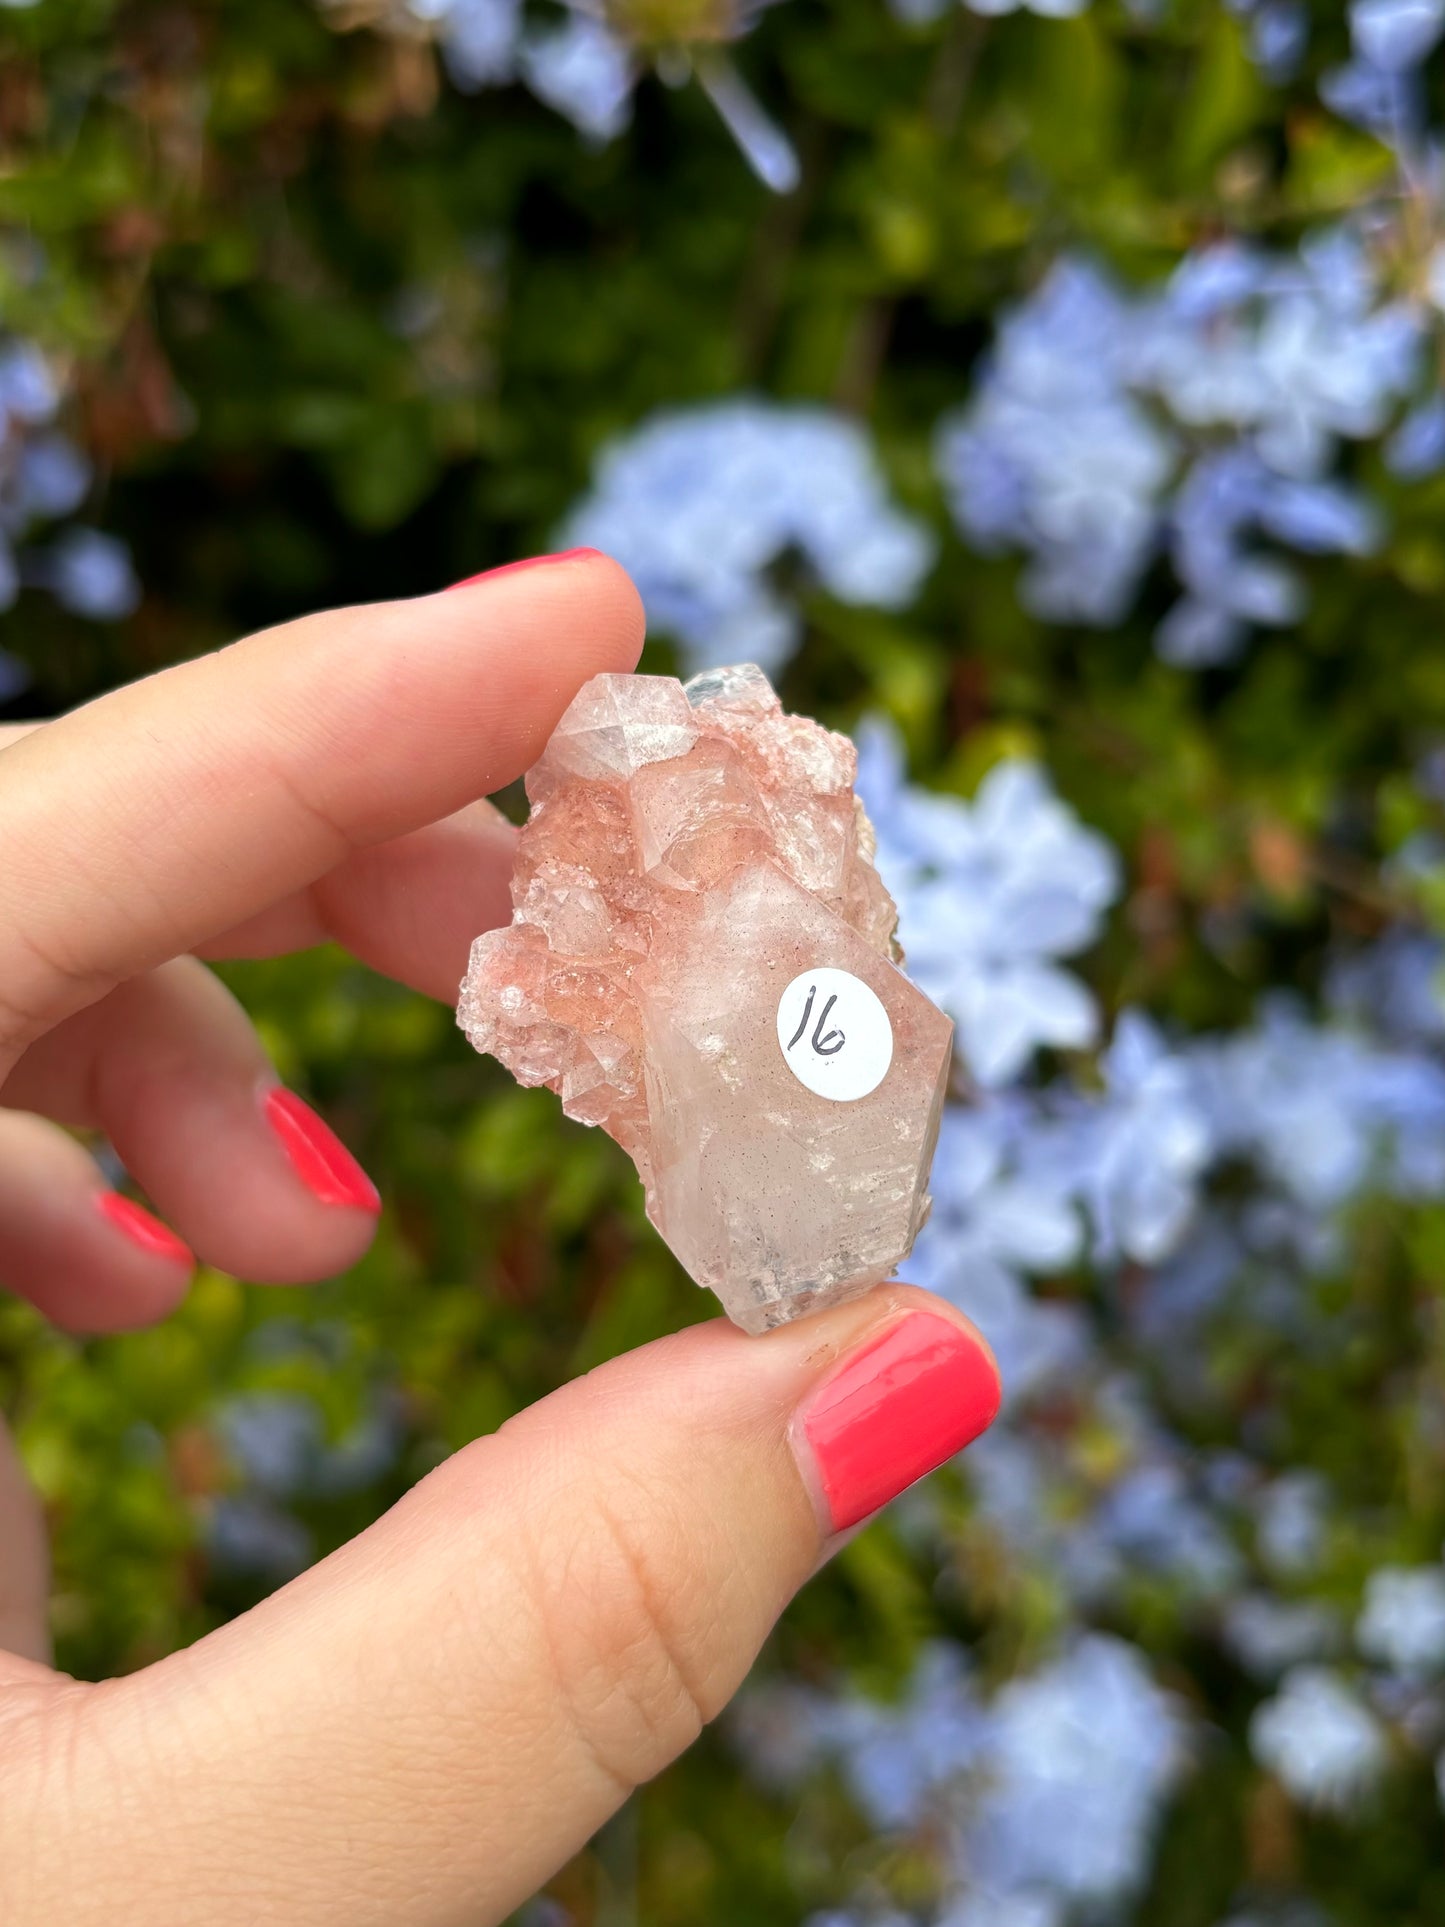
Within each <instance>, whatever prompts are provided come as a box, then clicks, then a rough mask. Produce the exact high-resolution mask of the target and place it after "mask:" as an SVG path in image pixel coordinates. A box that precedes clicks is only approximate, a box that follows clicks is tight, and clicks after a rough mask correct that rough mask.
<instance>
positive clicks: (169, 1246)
mask: <svg viewBox="0 0 1445 1927" xmlns="http://www.w3.org/2000/svg"><path fill="white" fill-rule="evenodd" d="M95 1208H96V1210H97V1211H98V1212H99V1213H100V1215H101V1216H102V1217H103V1218H106V1219H108V1220H109V1222H110V1223H111V1224H113V1225H114V1226H115V1228H116V1230H117V1231H119V1232H120V1233H121V1234H122V1235H123V1236H124V1237H127V1238H129V1239H130V1241H131V1243H132V1244H134V1245H139V1246H140V1248H141V1250H142V1251H144V1252H146V1253H147V1254H148V1255H149V1256H150V1257H152V1258H168V1259H169V1260H170V1261H171V1263H172V1264H177V1265H184V1266H185V1267H186V1270H187V1271H193V1270H194V1269H195V1264H196V1256H195V1253H194V1252H193V1251H192V1250H191V1247H190V1246H189V1245H188V1244H185V1243H184V1242H183V1241H182V1240H181V1239H180V1238H178V1237H177V1236H176V1234H175V1232H174V1231H172V1230H171V1228H170V1226H169V1225H165V1224H162V1223H161V1221H160V1219H159V1218H157V1217H153V1216H152V1214H151V1213H150V1212H149V1211H147V1210H146V1208H145V1206H144V1205H139V1204H136V1203H135V1201H134V1200H133V1199H131V1198H123V1197H122V1196H121V1195H120V1193H119V1192H118V1191H98V1192H97V1193H96V1197H95Z"/></svg>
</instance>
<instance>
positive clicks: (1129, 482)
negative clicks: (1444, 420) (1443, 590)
mask: <svg viewBox="0 0 1445 1927" xmlns="http://www.w3.org/2000/svg"><path fill="white" fill-rule="evenodd" d="M1427 326H1428V323H1427V319H1426V316H1425V314H1424V312H1423V309H1422V307H1421V306H1420V304H1419V303H1414V302H1410V301H1406V300H1404V299H1399V298H1394V297H1391V296H1389V295H1387V294H1386V293H1385V292H1384V289H1383V287H1382V283H1381V279H1380V274H1379V270H1378V269H1377V268H1376V266H1375V264H1374V259H1373V256H1372V253H1371V249H1370V247H1369V245H1368V243H1367V241H1366V239H1365V237H1364V236H1363V235H1361V234H1360V233H1357V232H1355V231H1352V230H1351V229H1348V228H1343V227H1341V228H1335V229H1332V230H1327V231H1325V232H1322V233H1318V234H1316V235H1314V236H1312V237H1311V238H1309V239H1308V240H1307V241H1306V242H1305V243H1304V244H1303V246H1302V247H1301V249H1300V251H1299V253H1298V255H1297V256H1295V257H1294V258H1280V257H1275V256H1269V255H1265V254H1262V253H1258V252H1255V251H1252V250H1250V249H1247V248H1244V247H1241V246H1239V245H1238V244H1235V243H1231V242H1221V243H1216V244H1214V245H1211V246H1209V247H1207V248H1204V249H1202V250H1200V251H1199V252H1197V253H1195V254H1193V255H1191V256H1189V257H1187V258H1186V259H1185V261H1184V262H1183V263H1182V265H1181V266H1180V267H1179V268H1178V269H1177V270H1176V272H1175V273H1174V275H1173V276H1172V277H1171V279H1170V280H1169V281H1168V283H1167V284H1166V285H1165V286H1164V287H1163V288H1162V289H1160V290H1158V291H1157V292H1150V293H1144V294H1133V293H1127V292H1125V291H1124V290H1123V289H1122V288H1120V287H1119V286H1118V285H1117V284H1116V283H1115V282H1114V281H1112V280H1111V279H1110V278H1109V277H1107V276H1106V275H1104V274H1103V273H1102V272H1101V271H1100V270H1098V269H1097V268H1094V267H1092V266H1090V265H1089V264H1088V263H1086V262H1084V261H1080V260H1066V261H1064V262H1062V263H1060V264H1058V265H1057V266H1055V267H1054V268H1053V269H1052V271H1051V272H1050V274H1049V275H1048V276H1047V277H1046V279H1045V280H1044V281H1043V283H1042V284H1041V285H1040V287H1039V289H1038V290H1037V292H1036V293H1035V294H1034V295H1033V296H1031V297H1030V299H1029V300H1028V301H1026V302H1025V303H1024V304H1023V306H1022V307H1020V308H1019V309H1017V310H1016V311H1015V312H1014V313H1013V314H1012V315H1010V316H1008V317H1006V318H1005V320H1004V322H1003V324H1002V326H1001V328H1000V330H999V336H998V341H997V344H996V346H995V349H994V352H993V354H992V356H991V357H990V359H989V361H988V363H987V364H986V366H985V369H984V371H983V374H982V377H981V379H980V382H979V385H978V389H977V392H976V394H975V395H974V397H973V399H972V400H971V401H970V402H969V403H968V405H967V406H966V407H965V408H964V409H963V410H962V411H960V412H959V413H957V414H955V415H953V416H951V417H949V418H948V419H946V420H945V421H944V423H943V424H942V425H941V427H940V430H939V436H938V462H939V468H940V472H941V474H942V476H943V479H944V482H945V485H946V487H947V489H948V493H949V500H950V503H951V505H952V508H953V512H954V515H955V518H956V520H957V522H958V525H959V527H960V529H961V530H962V531H963V533H964V534H965V536H966V537H967V538H968V539H969V540H970V541H971V542H972V543H973V544H974V545H975V546H976V547H977V548H979V549H980V550H983V551H985V552H995V551H1000V550H1003V549H1005V548H1021V549H1022V550H1024V552H1025V553H1026V554H1027V556H1028V558H1029V559H1028V563H1027V566H1026V568H1025V571H1024V575H1023V578H1022V581H1021V584H1020V594H1021V596H1022V598H1023V601H1024V602H1025V604H1026V605H1027V606H1028V607H1029V608H1030V609H1031V610H1032V611H1033V612H1034V613H1035V614H1036V615H1039V616H1041V617H1043V618H1046V619H1048V620H1051V621H1058V622H1072V623H1083V624H1092V625H1095V626H1099V627H1107V626H1110V625H1113V624H1115V623H1118V622H1119V621H1121V620H1122V619H1123V617H1124V616H1125V615H1126V614H1127V613H1128V611H1129V609H1130V607H1131V606H1132V604H1133V602H1134V600H1135V598H1136V596H1137V594H1138V592H1139V589H1140V585H1141V583H1142V581H1143V579H1144V576H1145V574H1146V571H1147V570H1148V569H1149V568H1150V567H1151V565H1152V564H1153V563H1154V562H1155V561H1156V559H1158V558H1159V557H1161V556H1164V555H1167V557H1168V559H1169V561H1170V563H1171V565H1172V568H1173V572H1174V576H1175V578H1176V580H1177V581H1178V583H1179V584H1180V586H1181V588H1182V590H1183V594H1182V596H1181V597H1180V598H1179V599H1178V600H1177V601H1176V602H1175V603H1174V605H1173V607H1172V608H1171V609H1170V610H1169V612H1168V613H1167V615H1166V616H1165V617H1164V620H1163V622H1162V623H1161V625H1160V627H1159V630H1158V634H1157V645H1158V648H1159V651H1160V653H1161V654H1162V655H1163V656H1164V657H1166V659H1168V660H1169V661H1171V662H1176V663H1180V664H1183V665H1187V666H1201V665H1204V664H1208V663H1214V662H1220V661H1223V660H1225V659H1226V658H1228V657H1229V656H1231V655H1233V654H1235V653H1236V652H1237V651H1238V649H1239V648H1240V646H1241V644H1242V642H1243V641H1244V639H1245V637H1246V635H1247V633H1248V630H1249V628H1250V626H1251V625H1256V624H1262V625H1267V626H1276V627H1278V626H1283V625H1288V624H1290V623H1292V622H1294V621H1295V620H1297V618H1298V617H1299V615H1300V614H1301V612H1302V610H1303V607H1304V590H1303V585H1302V582H1301V580H1300V577H1299V574H1298V572H1297V571H1296V570H1294V569H1292V568H1291V567H1290V566H1289V565H1288V564H1287V563H1286V562H1285V561H1284V560H1283V559H1282V557H1281V554H1280V550H1282V549H1294V550H1296V551H1298V552H1301V553H1304V554H1307V555H1309V554H1329V553H1335V554H1345V555H1362V554H1367V553H1369V551H1370V550H1371V549H1372V548H1373V547H1374V546H1375V545H1376V544H1377V542H1378V541H1379V539H1380V518H1379V515H1378V513H1377V511H1376V510H1375V509H1374V508H1373V506H1372V505H1371V504H1370V502H1369V501H1368V500H1367V499H1366V498H1365V497H1364V496H1363V495H1362V494H1361V493H1360V492H1359V491H1358V490H1357V489H1355V488H1353V487H1352V486H1350V485H1349V484H1347V483H1346V482H1344V481H1342V480H1340V479H1339V478H1338V477H1336V476H1335V475H1334V474H1333V473H1332V470H1333V468H1334V466H1335V462H1336V458H1337V455H1338V452H1339V450H1340V448H1341V446H1342V445H1343V444H1344V443H1346V442H1348V441H1359V440H1364V439H1371V438H1375V437H1377V436H1379V435H1380V434H1381V433H1382V432H1383V431H1384V429H1385V428H1386V427H1387V426H1388V425H1389V424H1390V422H1391V421H1392V419H1393V418H1394V416H1395V415H1396V414H1397V413H1398V411H1399V409H1400V408H1401V405H1402V404H1403V403H1404V402H1405V401H1407V400H1408V399H1409V397H1410V396H1411V395H1412V394H1413V393H1414V392H1415V390H1416V388H1417V385H1418V381H1419V376H1420V369H1421V364H1422V353H1423V347H1424V342H1425V338H1426V330H1427ZM1413 432H1414V437H1415V441H1416V442H1417V443H1418V442H1419V441H1420V440H1421V439H1422V434H1421V431H1420V430H1419V429H1416V430H1414V431H1413ZM1414 460H1415V462H1416V464H1417V467H1418V465H1419V464H1420V461H1421V457H1420V455H1419V454H1418V453H1417V454H1416V455H1415V456H1414Z"/></svg>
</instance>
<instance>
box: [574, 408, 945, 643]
mask: <svg viewBox="0 0 1445 1927" xmlns="http://www.w3.org/2000/svg"><path fill="white" fill-rule="evenodd" d="M559 540H560V541H563V542H566V543H569V544H576V545H584V544H585V545H586V546H588V547H591V548H597V549H602V550H604V551H605V552H606V553H607V554H608V555H613V556H616V558H617V560H618V561H619V562H621V563H622V564H623V566H624V567H625V568H626V569H628V570H629V572H630V573H631V575H632V577H633V580H634V581H635V582H636V583H637V586H638V588H639V589H640V590H641V591H642V596H643V600H644V602H645V603H646V605H647V610H648V615H649V617H650V618H651V620H652V622H653V624H654V625H655V626H657V627H660V628H661V629H663V630H665V631H666V632H668V633H669V634H671V635H673V636H675V637H676V638H677V639H678V640H679V641H680V642H681V643H682V645H683V647H684V650H685V652H686V654H687V658H688V663H689V667H690V668H706V667H709V666H712V665H714V664H716V663H719V662H729V661H732V662H736V661H739V660H745V659H746V660H751V661H754V662H757V663H758V664H760V665H761V667H763V668H764V669H766V670H770V671H771V670H775V669H776V668H777V667H778V666H779V664H780V663H782V662H784V661H785V660H786V659H787V657H788V656H789V655H790V654H791V653H792V651H793V649H794V648H795V647H796V644H797V641H798V637H799V634H800V631H801V621H800V617H799V613H798V606H797V600H796V596H795V595H789V594H788V593H787V592H786V591H785V590H784V588H783V587H782V586H781V584H780V583H779V582H778V581H777V580H776V579H775V571H776V570H777V569H778V566H779V565H784V566H785V565H786V563H787V562H788V560H789V559H790V558H791V557H794V556H796V557H797V558H798V559H800V560H801V561H802V563H803V564H804V565H805V567H806V570H807V571H808V573H809V575H810V576H811V577H812V579H814V580H816V581H817V582H818V583H819V584H821V586H822V587H823V588H824V589H826V590H827V591H828V592H829V593H830V594H831V595H834V596H836V597H838V598H839V600H840V601H843V602H854V603H872V604H874V605H875V606H877V607H880V608H886V609H897V608H903V607H905V606H906V605H907V604H908V603H909V602H911V601H912V600H913V598H914V596H915V594H916V593H917V590H918V587H919V584H920V583H921V581H922V579H923V577H924V575H925V574H926V573H927V570H928V568H929V566H930V564H931V563H932V560H933V554H934V544H933V539H932V537H931V536H930V535H929V533H928V531H927V530H926V529H925V528H924V527H923V526H922V525H921V524H920V523H918V522H917V521H915V520H914V519H913V518H912V517H910V516H907V515H905V514H904V513H902V512H901V511H900V510H899V509H897V508H896V507H894V506H893V504H892V503H891V502H890V500H889V498H888V492H887V488H886V485H885V483H884V480H883V477H882V474H881V472H880V470H879V468H878V465H877V462H876V460H875V457H874V455H873V451H872V447H871V444H870V442H869V439H868V436H867V434H866V433H865V431H864V430H863V429H862V428H861V427H860V426H859V425H858V424H857V423H856V422H852V421H849V420H847V419H846V418H845V417H843V416H841V415H838V414H835V413H833V412H831V411H829V410H827V409H824V408H816V407H804V406H799V405H794V406H787V405H785V404H783V403H778V402H768V401H762V400H747V399H739V400H731V401H723V402H713V403H704V404H702V405H700V406H698V407H695V408H686V409H675V410H668V411H667V412H665V413H663V414H659V415H655V416H653V417H652V419H651V420H649V421H647V422H644V423H643V425H642V426H641V427H640V428H639V429H637V430H636V431H635V432H634V433H633V434H631V435H629V436H628V437H626V438H625V439H624V440H622V441H619V442H617V443H616V444H614V445H613V446H612V447H611V448H609V449H606V450H604V452H603V454H602V457H601V459H600V461H599V462H598V466H597V475H596V479H595V481H594V484H593V488H592V492H591V494H590V495H589V496H588V497H587V498H586V500H585V501H583V502H582V503H581V504H580V505H579V506H578V507H577V508H576V509H575V510H574V512H573V514H572V516H571V517H570V519H569V520H568V522H567V523H566V525H565V527H564V529H563V530H562V533H561V535H560V537H559Z"/></svg>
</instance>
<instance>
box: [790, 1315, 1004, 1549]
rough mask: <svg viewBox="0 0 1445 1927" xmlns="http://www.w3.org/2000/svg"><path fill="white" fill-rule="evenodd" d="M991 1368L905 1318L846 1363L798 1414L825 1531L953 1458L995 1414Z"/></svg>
mask: <svg viewBox="0 0 1445 1927" xmlns="http://www.w3.org/2000/svg"><path fill="white" fill-rule="evenodd" d="M1000 1396H1001V1393H1000V1387H999V1379H998V1371H997V1368H996V1367H995V1365H994V1362H993V1359H992V1358H991V1357H990V1356H989V1354H988V1352H987V1351H986V1350H985V1349H984V1347H983V1345H982V1344H981V1343H980V1342H979V1340H978V1339H977V1338H975V1337H974V1335H973V1334H972V1333H971V1332H968V1331H965V1330H964V1329H963V1327H962V1326H960V1325H956V1324H954V1322H953V1321H952V1319H949V1318H940V1317H937V1316H935V1314H934V1313H932V1312H924V1311H915V1312H910V1313H909V1314H908V1316H907V1317H905V1318H902V1319H900V1320H899V1321H898V1323H897V1324H896V1325H891V1326H889V1328H888V1329H887V1330H886V1331H885V1332H883V1333H882V1334H881V1335H880V1336H878V1337H877V1338H874V1339H873V1340H872V1341H871V1343H869V1344H867V1345H865V1346H864V1347H863V1349H862V1350H861V1351H859V1352H856V1353H854V1354H853V1356H852V1357H850V1358H847V1359H845V1360H844V1361H843V1363H842V1364H841V1365H840V1366H839V1367H838V1368H837V1370H836V1371H835V1372H834V1373H833V1374H832V1376H831V1377H829V1378H826V1379H825V1380H824V1381H823V1383H822V1384H821V1385H820V1386H819V1387H818V1389H817V1390H816V1391H815V1392H814V1393H813V1394H812V1396H811V1397H810V1398H809V1400H808V1401H807V1403H806V1404H805V1405H804V1406H803V1407H802V1409H801V1411H800V1413H799V1415H798V1432H799V1433H800V1435H801V1436H800V1438H797V1439H796V1441H795V1442H796V1443H797V1444H800V1445H801V1446H802V1447H803V1449H805V1450H806V1452H807V1453H808V1454H809V1456H810V1457H811V1460H812V1465H813V1469H814V1471H815V1473H816V1483H817V1486H818V1488H819V1490H820V1493H821V1496H822V1499H823V1503H824V1505H825V1506H826V1508H827V1513H828V1518H829V1520H830V1522H831V1525H832V1529H833V1531H834V1532H843V1531H846V1530H847V1528H848V1527H849V1526H853V1525H857V1524H858V1522H859V1520H861V1519H866V1518H867V1517H868V1516H869V1515H870V1514H871V1513H874V1512H876V1511H877V1510H878V1508H879V1507H880V1506H883V1505H886V1504H887V1503H888V1501H889V1500H890V1499H894V1498H896V1497H897V1496H898V1494H899V1493H900V1492H902V1491H904V1490H905V1489H906V1488H907V1487H908V1486H910V1485H912V1484H913V1483H914V1481H915V1480H917V1479H921V1478H922V1477H923V1476H924V1474H925V1473H928V1472H932V1471H933V1470H934V1468H935V1467H936V1466H939V1465H942V1464H943V1462H944V1460H945V1459H950V1458H952V1457H953V1455H954V1453H955V1452H959V1451H961V1450H962V1449H963V1447H964V1446H965V1445H967V1444H968V1443H969V1441H970V1440H971V1439H976V1438H977V1437H978V1435H979V1433H980V1432H983V1431H986V1430H987V1429H988V1427H989V1426H990V1425H991V1424H992V1423H993V1421H994V1419H995V1418H996V1417H997V1415H998V1408H999V1399H1000Z"/></svg>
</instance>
